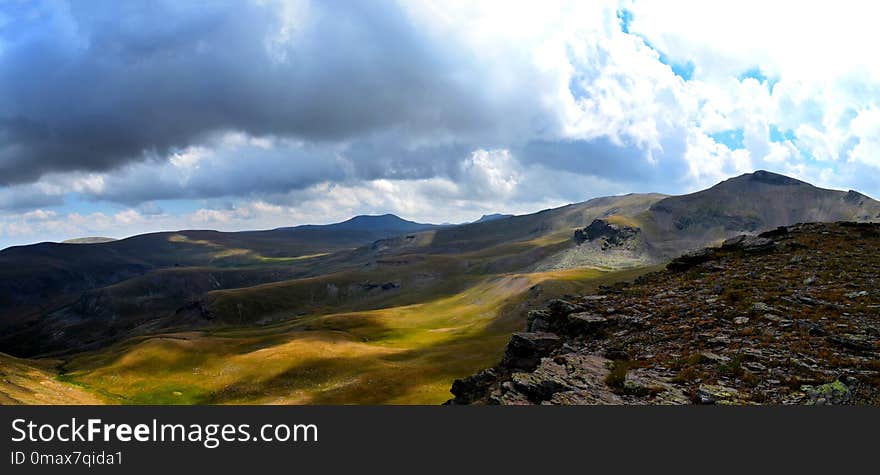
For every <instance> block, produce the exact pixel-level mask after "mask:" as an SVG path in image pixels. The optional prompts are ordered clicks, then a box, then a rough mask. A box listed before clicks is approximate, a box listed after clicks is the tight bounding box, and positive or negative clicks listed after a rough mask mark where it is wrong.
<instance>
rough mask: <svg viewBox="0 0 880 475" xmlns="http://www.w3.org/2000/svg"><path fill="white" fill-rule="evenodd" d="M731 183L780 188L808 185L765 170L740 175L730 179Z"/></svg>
mask: <svg viewBox="0 0 880 475" xmlns="http://www.w3.org/2000/svg"><path fill="white" fill-rule="evenodd" d="M728 181H731V182H734V183H736V182H747V181H748V182H757V183H765V184H768V185H781V186H791V185H809V183H806V182H803V181H800V180H798V179H795V178H791V177H789V176H785V175H781V174H779V173H773V172H770V171H767V170H757V171H755V172H753V173H746V174H744V175H740V176H738V177H736V178H731V179H730V180H728Z"/></svg>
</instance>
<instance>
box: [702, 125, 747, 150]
mask: <svg viewBox="0 0 880 475" xmlns="http://www.w3.org/2000/svg"><path fill="white" fill-rule="evenodd" d="M709 137H712V140H714V141H716V142H718V143H720V144H724V145H725V146H726V147H727V148H729V149H731V150H737V149H741V148H746V147H745V145H743V129H733V130H724V131H721V132H715V133H714V134H709Z"/></svg>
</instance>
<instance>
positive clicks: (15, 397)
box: [0, 353, 106, 405]
mask: <svg viewBox="0 0 880 475" xmlns="http://www.w3.org/2000/svg"><path fill="white" fill-rule="evenodd" d="M105 402H106V401H105V399H103V398H101V397H98V396H96V395H95V394H93V393H91V392H89V391H86V390H84V389H82V388H80V387H78V386H74V385H72V384H68V383H64V382H61V381H59V380H58V378H57V375H56V374H55V372H54V371H53V370H52V369H51V367H50V365H49V364H46V363H35V362H33V361H28V360H21V359H18V358H13V357H11V356H9V355H5V354H3V353H0V404H4V405H5V404H103V403H105Z"/></svg>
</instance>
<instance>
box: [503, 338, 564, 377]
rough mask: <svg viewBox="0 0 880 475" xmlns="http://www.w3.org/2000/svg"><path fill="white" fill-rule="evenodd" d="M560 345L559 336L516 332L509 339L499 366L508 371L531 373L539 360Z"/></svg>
mask: <svg viewBox="0 0 880 475" xmlns="http://www.w3.org/2000/svg"><path fill="white" fill-rule="evenodd" d="M561 344H562V341H561V340H560V338H559V336H558V335H556V334H553V333H545V332H518V333H514V334H513V335H511V337H510V342H508V343H507V349H506V350H505V352H504V358H503V359H502V360H501V365H502V366H504V367H506V368H510V369H519V370H524V371H531V370H533V369H535V368H536V367H537V366H538V363H540V361H541V358H542V357H544V356H548V355H549V354H550V353H551V352H552V351H553V350H555V349H556V348H558V347H559V346H560V345H561Z"/></svg>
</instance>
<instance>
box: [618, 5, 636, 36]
mask: <svg viewBox="0 0 880 475" xmlns="http://www.w3.org/2000/svg"><path fill="white" fill-rule="evenodd" d="M617 18H618V19H620V29H621V30H623V32H624V33H626V34H629V25H630V23H632V19H633V14H632V12H631V11H629V10H627V9H626V8H621V9H620V10H617Z"/></svg>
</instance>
